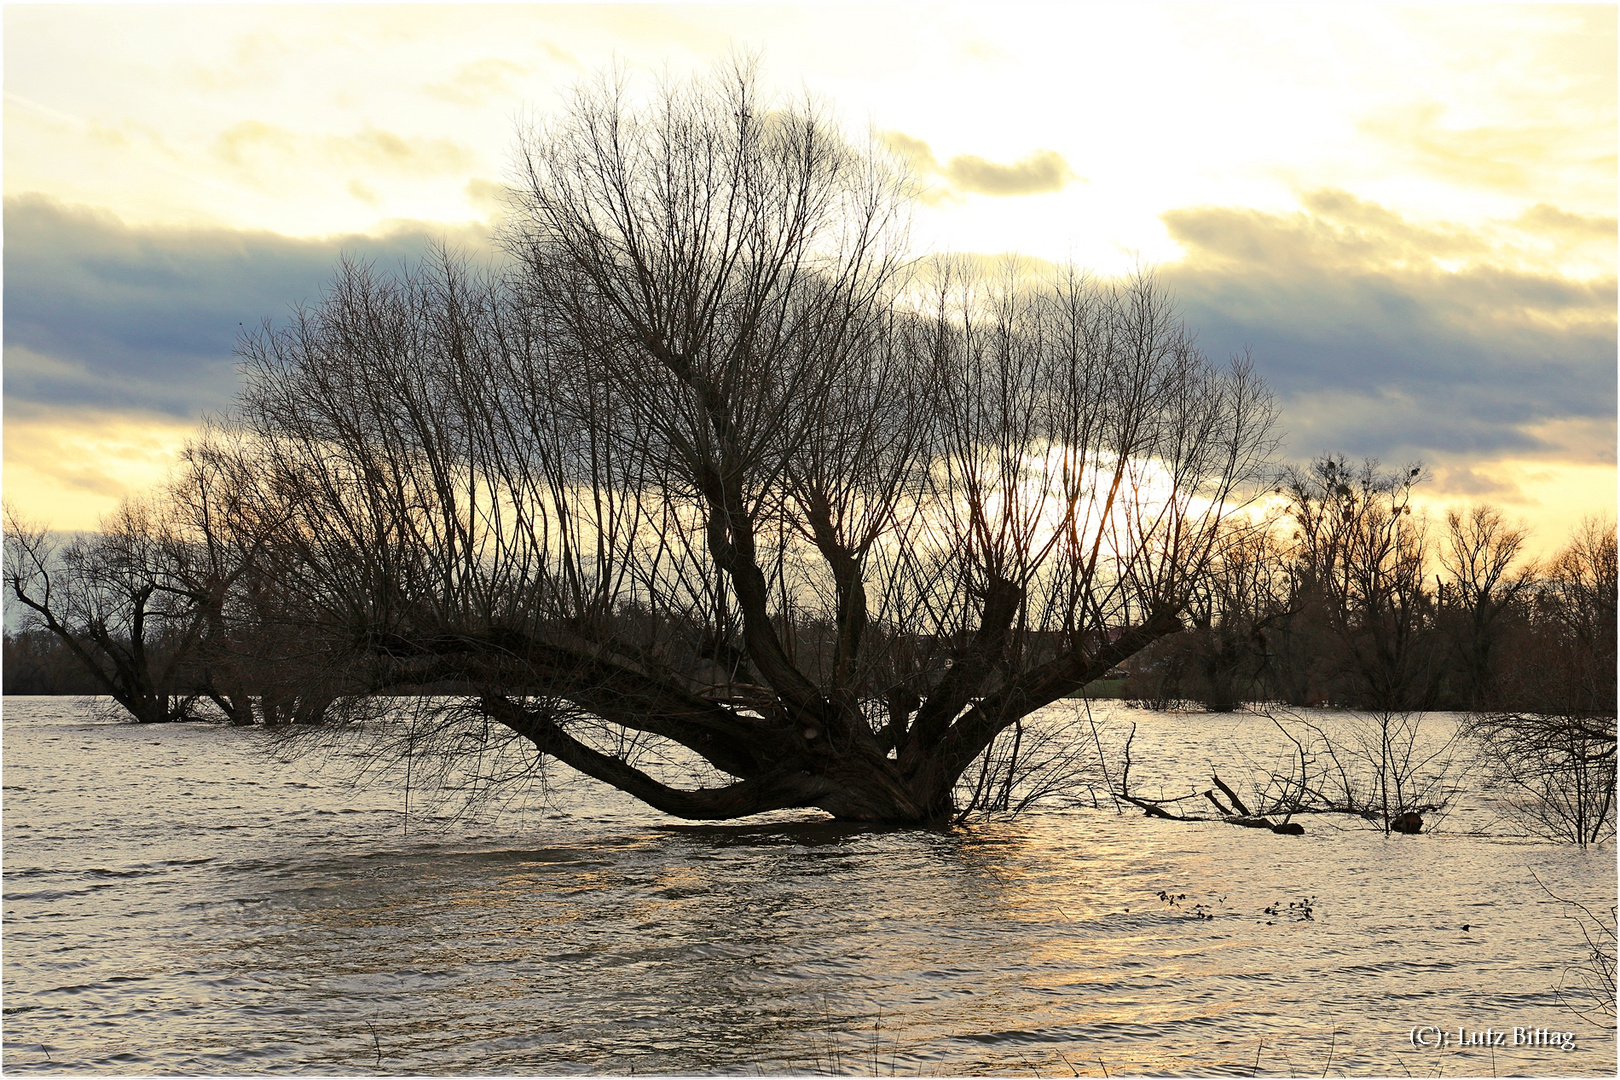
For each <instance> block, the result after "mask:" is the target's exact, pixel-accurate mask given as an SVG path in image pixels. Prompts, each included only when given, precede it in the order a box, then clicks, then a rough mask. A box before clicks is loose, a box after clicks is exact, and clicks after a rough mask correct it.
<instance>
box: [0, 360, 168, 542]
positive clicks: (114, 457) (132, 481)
mask: <svg viewBox="0 0 1620 1080" xmlns="http://www.w3.org/2000/svg"><path fill="white" fill-rule="evenodd" d="M7 367H8V369H9V367H10V362H9V359H8V361H7ZM193 434H195V425H194V424H192V423H190V422H188V421H178V420H176V419H174V418H173V417H170V416H165V415H162V414H154V413H148V412H143V411H141V410H113V409H85V408H82V407H75V408H56V407H49V406H38V405H33V404H29V403H19V402H14V401H12V400H11V399H10V398H9V397H8V398H7V401H6V429H5V489H6V502H7V503H8V504H9V505H11V506H13V507H16V508H17V509H18V510H19V511H20V512H21V513H23V514H24V516H25V517H30V518H39V519H42V521H43V523H45V524H48V525H49V526H51V527H52V528H56V529H67V530H79V529H94V528H95V527H96V523H97V520H98V519H99V518H101V517H102V516H103V515H104V514H107V513H109V512H110V511H112V510H113V509H114V508H115V507H116V506H117V505H118V500H119V499H120V498H122V497H123V496H124V495H125V494H126V493H128V492H132V491H141V490H145V489H149V488H151V487H153V486H154V485H156V484H158V483H159V482H161V481H162V480H163V478H164V477H165V476H166V475H167V474H168V472H169V470H170V469H172V468H173V467H174V465H175V464H176V462H177V461H178V460H179V454H180V449H181V447H182V446H183V445H184V443H185V440H186V439H187V438H189V437H190V436H192V435H193Z"/></svg>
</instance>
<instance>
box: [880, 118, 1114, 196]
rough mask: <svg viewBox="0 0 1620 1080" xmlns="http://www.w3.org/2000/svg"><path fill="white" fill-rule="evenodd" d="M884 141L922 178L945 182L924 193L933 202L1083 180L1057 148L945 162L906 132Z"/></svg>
mask: <svg viewBox="0 0 1620 1080" xmlns="http://www.w3.org/2000/svg"><path fill="white" fill-rule="evenodd" d="M883 141H884V142H885V143H886V144H887V145H888V146H889V149H890V150H892V151H893V152H894V153H895V154H897V155H898V156H899V157H900V158H901V159H902V160H904V161H906V162H907V163H908V164H909V165H910V166H911V167H912V169H913V170H915V172H916V173H917V175H918V177H919V178H921V179H937V180H943V181H944V183H943V184H942V185H941V186H939V187H935V188H932V189H930V190H928V191H925V192H924V193H923V196H922V198H923V201H924V202H927V203H932V204H937V203H941V202H956V201H960V200H961V198H962V196H964V195H967V194H975V195H990V196H997V197H1006V196H1016V195H1045V194H1048V193H1050V192H1054V191H1062V190H1063V189H1064V188H1065V187H1067V186H1068V185H1069V184H1070V183H1071V182H1072V181H1075V180H1080V179H1082V177H1080V176H1078V175H1077V174H1076V173H1075V171H1074V170H1073V169H1071V168H1070V167H1069V163H1068V162H1067V161H1065V160H1064V159H1063V155H1061V154H1059V153H1058V152H1057V151H1055V150H1036V151H1034V152H1033V153H1030V154H1027V155H1025V156H1024V157H1022V158H1020V159H1019V160H1017V161H1015V162H1013V163H1012V164H1011V165H1003V164H1000V163H999V162H994V161H990V160H988V159H986V158H982V157H979V156H977V155H976V154H958V155H957V156H955V157H953V158H951V159H950V160H949V161H947V162H945V163H944V164H943V165H941V164H940V162H939V159H938V158H937V157H935V156H934V151H933V149H932V148H931V147H930V146H929V145H928V144H927V143H926V142H924V141H923V140H922V139H919V138H916V137H915V136H912V135H907V134H906V133H905V132H903V131H887V132H884V133H883Z"/></svg>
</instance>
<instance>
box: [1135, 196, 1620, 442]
mask: <svg viewBox="0 0 1620 1080" xmlns="http://www.w3.org/2000/svg"><path fill="white" fill-rule="evenodd" d="M1301 201H1302V203H1303V209H1302V210H1301V211H1299V212H1297V213H1293V214H1271V213H1265V212H1262V211H1258V210H1252V209H1245V208H1233V207H1192V208H1184V209H1179V210H1175V211H1172V212H1170V213H1167V214H1165V215H1163V220H1164V223H1165V225H1166V227H1167V228H1168V230H1169V232H1170V234H1171V236H1172V237H1173V238H1174V239H1175V240H1176V241H1177V242H1178V243H1180V244H1181V245H1182V247H1183V248H1184V249H1185V250H1186V252H1187V256H1186V258H1185V260H1184V261H1182V262H1180V263H1177V264H1174V265H1172V266H1169V267H1166V268H1165V270H1164V272H1163V276H1164V278H1165V280H1166V282H1167V284H1169V285H1170V286H1171V288H1172V289H1173V290H1174V291H1175V292H1176V293H1177V294H1178V296H1179V298H1180V300H1181V303H1182V307H1183V310H1184V312H1185V313H1186V315H1187V317H1188V322H1189V324H1190V325H1191V326H1193V327H1195V328H1196V329H1197V330H1198V331H1199V333H1200V342H1201V344H1202V345H1203V346H1204V347H1205V348H1206V350H1208V351H1209V352H1211V353H1213V354H1216V355H1224V354H1226V353H1229V352H1240V351H1243V350H1244V349H1245V348H1248V349H1251V350H1252V353H1253V355H1254V358H1255V361H1256V364H1257V366H1258V367H1259V368H1260V370H1261V372H1262V373H1263V374H1264V375H1265V376H1266V378H1267V379H1268V381H1269V382H1270V383H1271V385H1272V386H1273V387H1274V388H1275V389H1276V390H1277V392H1278V394H1279V397H1280V398H1281V400H1282V404H1283V415H1284V421H1285V423H1286V425H1287V426H1288V427H1289V428H1290V429H1291V434H1292V437H1291V439H1290V449H1291V450H1292V452H1293V453H1295V454H1298V455H1300V456H1309V455H1313V454H1318V453H1322V452H1326V451H1340V452H1346V453H1350V454H1353V455H1362V454H1368V455H1373V456H1377V457H1380V458H1382V459H1384V460H1387V461H1400V460H1405V459H1406V458H1408V457H1419V456H1423V455H1425V454H1427V455H1431V456H1432V455H1434V454H1437V453H1438V454H1446V453H1456V454H1468V455H1500V454H1509V453H1511V454H1514V455H1517V456H1537V455H1553V456H1562V455H1567V454H1569V453H1572V452H1574V451H1572V449H1571V448H1570V447H1569V446H1566V445H1563V444H1562V443H1561V442H1560V441H1559V440H1556V439H1553V438H1550V437H1549V434H1548V432H1549V431H1551V430H1553V429H1555V428H1557V427H1558V426H1560V425H1567V424H1569V423H1572V422H1581V423H1588V422H1590V423H1597V424H1599V425H1601V426H1602V427H1603V428H1604V429H1605V430H1606V431H1607V437H1606V440H1600V441H1598V442H1597V443H1595V444H1593V443H1587V444H1584V445H1585V449H1584V450H1581V451H1579V453H1581V454H1582V455H1585V456H1587V457H1588V458H1589V457H1590V455H1591V454H1594V453H1596V454H1605V455H1606V456H1607V460H1609V461H1613V442H1614V419H1615V408H1616V385H1615V384H1616V378H1615V360H1614V358H1615V351H1616V319H1615V299H1616V287H1615V280H1614V277H1613V262H1612V242H1613V241H1612V234H1611V233H1609V232H1607V231H1606V230H1611V229H1612V221H1610V220H1608V219H1603V218H1584V217H1581V216H1580V215H1575V214H1569V213H1566V212H1565V211H1562V210H1559V209H1557V208H1556V207H1550V206H1538V207H1535V208H1533V209H1532V210H1531V211H1530V212H1528V213H1527V214H1525V215H1523V216H1521V217H1519V218H1518V219H1516V220H1514V221H1510V222H1498V223H1493V224H1491V225H1489V226H1488V227H1482V228H1480V229H1465V228H1461V227H1457V226H1453V225H1446V224H1420V223H1415V222H1412V221H1409V220H1407V219H1406V218H1404V217H1402V216H1401V215H1400V214H1398V213H1396V212H1394V211H1392V210H1390V209H1388V208H1387V207H1383V206H1380V205H1378V204H1375V203H1371V202H1366V201H1363V200H1360V199H1357V198H1355V197H1353V196H1351V195H1348V194H1346V193H1344V192H1340V191H1318V192H1312V193H1309V194H1307V195H1305V196H1304V197H1303V198H1302V200H1301ZM1572 235H1573V237H1574V240H1573V241H1571V239H1570V238H1571V236H1572ZM1592 235H1597V236H1599V237H1602V236H1605V235H1607V236H1609V239H1608V241H1607V243H1609V244H1610V248H1609V251H1610V253H1611V254H1610V258H1609V260H1608V264H1607V265H1608V267H1609V270H1608V273H1607V274H1606V275H1604V276H1601V277H1597V278H1582V277H1577V276H1573V275H1570V274H1566V273H1563V272H1561V271H1560V270H1559V269H1558V262H1559V258H1560V253H1561V252H1565V251H1566V250H1568V246H1569V244H1570V243H1571V242H1581V243H1583V242H1584V240H1583V239H1582V238H1589V237H1590V236H1592ZM1605 445H1606V446H1607V450H1606V451H1605V450H1602V449H1601V447H1603V446H1605Z"/></svg>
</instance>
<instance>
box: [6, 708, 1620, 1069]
mask: <svg viewBox="0 0 1620 1080" xmlns="http://www.w3.org/2000/svg"><path fill="white" fill-rule="evenodd" d="M1099 720H1100V722H1101V723H1102V725H1103V732H1104V740H1103V741H1104V745H1105V746H1108V747H1110V748H1112V747H1117V746H1118V744H1119V741H1120V738H1121V737H1122V732H1123V731H1124V730H1125V729H1126V728H1127V727H1128V724H1129V723H1130V722H1132V721H1134V722H1136V723H1137V724H1138V729H1137V735H1136V739H1135V742H1134V745H1133V755H1134V759H1135V760H1136V761H1137V763H1138V764H1137V765H1136V766H1134V769H1133V773H1132V775H1133V777H1134V778H1137V779H1138V780H1139V782H1140V783H1142V784H1147V785H1151V786H1153V787H1155V788H1157V787H1161V786H1162V787H1165V788H1168V789H1174V790H1177V791H1180V790H1188V789H1190V785H1192V784H1197V783H1205V784H1207V774H1208V769H1209V766H1210V765H1211V764H1215V765H1216V766H1217V767H1218V768H1220V769H1221V771H1222V774H1223V776H1228V774H1229V773H1230V774H1231V775H1245V774H1244V769H1245V767H1255V768H1262V769H1263V768H1265V767H1267V766H1268V764H1269V763H1270V761H1271V759H1272V758H1275V757H1277V755H1279V754H1283V753H1284V751H1285V750H1286V748H1287V744H1286V742H1281V741H1280V736H1278V735H1276V733H1275V729H1272V728H1269V726H1268V725H1266V724H1265V723H1263V722H1262V721H1260V720H1258V719H1257V718H1255V717H1251V716H1244V715H1241V714H1240V715H1236V716H1204V715H1181V716H1172V715H1164V714H1150V713H1143V712H1137V711H1135V710H1129V709H1127V708H1125V707H1124V706H1113V705H1111V706H1108V707H1107V709H1106V711H1104V712H1102V713H1099ZM1440 720H1441V721H1444V718H1440ZM3 730H4V755H5V756H4V784H5V793H4V845H5V847H4V860H5V864H4V880H5V938H4V990H5V995H4V1009H5V1018H4V1056H3V1064H4V1067H5V1069H6V1070H7V1071H8V1072H17V1073H22V1072H53V1071H54V1072H73V1073H84V1072H106V1073H124V1074H128V1073H142V1074H147V1073H216V1074H217V1073H223V1074H239V1073H256V1072H272V1071H273V1072H306V1073H314V1072H319V1073H334V1072H340V1073H368V1072H377V1073H572V1072H609V1073H631V1072H660V1073H690V1072H701V1071H737V1072H747V1073H756V1072H761V1071H763V1072H767V1073H768V1072H780V1071H791V1072H807V1071H841V1072H858V1073H873V1072H877V1073H882V1074H891V1073H900V1074H907V1075H911V1074H917V1073H922V1074H945V1073H1019V1074H1032V1073H1041V1074H1047V1075H1060V1076H1071V1075H1075V1074H1081V1075H1094V1076H1101V1075H1102V1074H1103V1071H1104V1069H1106V1070H1107V1071H1108V1072H1109V1073H1110V1074H1113V1075H1115V1076H1118V1075H1120V1074H1143V1073H1152V1074H1164V1075H1175V1074H1206V1075H1207V1074H1230V1075H1249V1074H1250V1073H1251V1072H1258V1073H1260V1074H1265V1073H1292V1074H1310V1075H1320V1074H1321V1073H1322V1072H1323V1071H1324V1070H1326V1071H1327V1072H1329V1073H1331V1074H1363V1075H1366V1074H1379V1075H1405V1074H1406V1073H1407V1072H1410V1074H1411V1075H1413V1076H1436V1075H1445V1076H1459V1075H1484V1076H1489V1075H1493V1074H1495V1075H1510V1074H1514V1073H1518V1074H1530V1075H1612V1074H1613V1073H1614V1070H1615V1044H1614V1039H1613V1034H1612V1031H1607V1030H1605V1029H1603V1028H1600V1027H1597V1026H1594V1025H1592V1024H1589V1023H1586V1022H1584V1021H1582V1020H1581V1019H1580V1018H1579V1017H1578V1016H1576V1015H1575V1014H1574V1013H1573V1012H1572V1011H1571V1009H1570V1008H1569V1007H1568V1006H1567V1005H1566V1004H1565V1002H1564V1001H1563V1000H1561V998H1560V994H1559V988H1560V986H1561V985H1565V986H1566V987H1568V986H1571V985H1573V984H1572V982H1571V980H1572V979H1578V977H1579V976H1580V974H1581V972H1582V970H1583V967H1582V965H1583V963H1584V961H1585V946H1584V943H1583V940H1582V937H1581V934H1580V930H1579V926H1578V925H1577V923H1576V922H1575V921H1573V920H1572V919H1570V918H1569V917H1567V916H1568V915H1569V914H1570V911H1571V909H1569V908H1568V907H1567V906H1566V905H1563V904H1560V903H1558V902H1556V901H1555V900H1553V899H1552V898H1551V897H1549V895H1548V894H1547V892H1545V891H1544V890H1543V889H1542V887H1541V886H1540V885H1538V883H1537V878H1539V879H1540V881H1541V882H1542V883H1545V885H1546V887H1547V889H1550V890H1551V891H1552V892H1554V893H1556V894H1557V895H1559V896H1561V897H1566V898H1569V899H1576V900H1581V901H1584V902H1585V903H1586V904H1587V905H1588V906H1589V907H1591V908H1592V909H1593V910H1594V911H1599V910H1601V911H1604V912H1606V911H1607V910H1608V907H1609V906H1610V905H1612V904H1613V903H1614V902H1615V891H1616V884H1615V864H1614V856H1613V854H1612V852H1610V851H1607V850H1605V851H1595V852H1590V853H1582V852H1579V851H1577V850H1574V849H1571V848H1568V847H1561V846H1556V845H1552V844H1547V843H1541V842H1535V841H1531V840H1527V839H1525V838H1523V837H1512V836H1507V835H1503V834H1504V833H1506V832H1508V831H1509V830H1507V829H1506V828H1505V827H1504V826H1503V823H1502V822H1501V821H1500V819H1499V818H1498V817H1497V815H1496V814H1495V812H1494V810H1493V809H1492V806H1491V804H1490V803H1489V800H1488V799H1486V798H1485V797H1483V796H1482V795H1480V794H1478V793H1469V792H1465V793H1464V795H1463V796H1462V797H1461V798H1460V799H1459V800H1458V804H1457V807H1456V809H1455V810H1454V812H1453V813H1452V815H1451V816H1450V817H1449V818H1447V819H1446V820H1445V821H1444V822H1442V823H1441V826H1442V828H1441V831H1440V832H1438V833H1436V834H1433V835H1421V836H1411V837H1402V836H1395V837H1385V836H1383V835H1382V834H1381V833H1377V832H1374V831H1372V830H1371V829H1370V828H1368V827H1366V826H1365V825H1363V824H1361V823H1359V822H1330V821H1324V820H1316V819H1312V820H1309V821H1307V823H1306V827H1307V830H1308V831H1307V834H1306V835H1305V836H1302V837H1282V836H1275V835H1272V834H1270V833H1264V832H1260V831H1257V830H1249V829H1239V828H1232V827H1230V826H1225V825H1220V824H1201V825H1195V824H1180V823H1173V822H1163V821H1158V820H1153V819H1149V818H1145V817H1143V816H1141V815H1139V814H1137V813H1135V812H1131V813H1129V814H1119V813H1116V812H1115V811H1114V810H1113V809H1112V808H1111V807H1109V806H1107V805H1106V804H1104V805H1102V806H1101V807H1100V808H1096V809H1093V808H1092V807H1091V806H1090V805H1089V802H1085V803H1083V804H1081V805H1071V806H1069V807H1067V808H1062V809H1056V810H1047V811H1040V812H1032V813H1029V814H1026V815H1024V816H1021V817H1019V818H1016V819H1013V820H1002V821H993V822H988V823H983V824H978V825H974V826H971V827H966V828H962V829H959V830H957V831H954V832H951V833H937V832H924V831H888V832H875V831H869V830H860V829H852V828H847V827H842V826H838V825H835V824H830V823H825V822H814V821H806V820H803V819H805V818H809V817H813V816H814V815H809V814H777V815H771V816H770V817H768V818H766V819H762V820H756V821H750V822H747V823H742V824H737V825H732V826H701V827H695V826H691V825H683V824H680V823H678V822H675V821H674V820H673V819H668V818H665V817H663V816H662V815H659V814H657V813H656V812H654V811H651V810H648V809H646V808H644V807H641V806H640V805H639V804H636V803H634V802H632V801H630V800H627V799H624V798H622V797H620V796H618V795H617V794H615V793H612V792H606V791H604V790H602V789H601V788H600V787H597V786H595V785H591V784H589V783H587V782H579V783H574V784H569V783H563V784H561V785H559V786H558V787H557V788H556V789H555V790H554V792H553V793H552V795H551V796H550V798H549V801H547V800H529V801H528V802H527V803H526V805H524V806H521V807H517V808H509V809H507V810H506V811H505V812H503V813H499V814H492V813H486V814H484V815H483V816H481V817H466V816H461V817H453V818H452V817H449V816H446V812H447V811H448V809H449V808H450V807H449V804H442V803H441V804H437V805H434V804H428V805H427V806H426V807H425V808H424V806H423V804H422V800H421V795H420V793H419V792H413V793H412V794H411V803H410V812H409V814H407V813H406V800H405V790H404V786H403V783H402V781H400V780H398V779H396V780H395V781H393V782H388V783H382V784H378V785H373V786H371V787H367V788H361V789H355V788H352V787H350V786H348V785H347V784H346V783H345V782H344V780H343V779H342V777H341V776H340V775H339V773H338V771H337V770H334V769H332V768H319V767H317V763H315V762H312V761H306V762H294V763H285V762H279V761H275V760H272V759H270V758H268V757H266V756H265V755H264V753H263V752H262V750H261V749H260V748H259V746H258V743H257V742H256V740H255V738H254V736H253V734H252V733H248V732H242V731H235V730H231V729H227V728H218V727H211V726H205V725H196V724H187V725H173V726H165V727H160V728H142V727H136V726H134V725H128V724H120V723H109V722H106V721H105V720H102V719H99V718H97V716H96V715H95V710H94V709H93V708H91V703H90V702H87V701H85V700H83V699H63V698H33V699H30V698H7V699H6V700H5V711H4V726H3ZM1178 785H1179V787H1178ZM435 815H437V818H438V819H437V820H435ZM1161 892H1162V893H1166V894H1168V896H1169V899H1168V900H1166V899H1163V898H1161V897H1160V896H1159V895H1158V894H1160V893H1161ZM1267 909H1270V911H1269V912H1268V910H1267ZM1307 912H1308V915H1309V917H1306V914H1307ZM1464 924H1467V926H1468V929H1466V930H1464V929H1463V926H1464ZM1420 1026H1421V1027H1425V1028H1434V1029H1438V1030H1441V1031H1445V1032H1448V1033H1450V1034H1451V1037H1452V1038H1454V1037H1455V1033H1456V1031H1457V1030H1458V1029H1459V1028H1460V1029H1462V1030H1463V1031H1464V1033H1465V1034H1467V1033H1474V1032H1483V1031H1484V1030H1485V1029H1486V1028H1487V1027H1489V1028H1491V1029H1493V1030H1495V1031H1503V1032H1506V1033H1507V1038H1506V1039H1505V1040H1504V1045H1502V1046H1497V1047H1490V1046H1480V1047H1462V1048H1458V1047H1446V1048H1439V1049H1436V1048H1431V1047H1414V1046H1413V1044H1412V1031H1413V1029H1414V1028H1417V1027H1420ZM1514 1027H1519V1028H1525V1029H1532V1030H1533V1029H1537V1028H1541V1029H1553V1030H1557V1031H1560V1032H1572V1033H1574V1036H1575V1048H1574V1049H1573V1050H1569V1051H1563V1050H1558V1049H1553V1048H1549V1047H1545V1046H1541V1047H1519V1048H1517V1049H1515V1048H1514V1047H1513V1046H1512V1045H1511V1040H1512V1029H1513V1028H1514ZM1423 1038H1424V1039H1425V1041H1432V1036H1430V1035H1428V1034H1424V1036H1423Z"/></svg>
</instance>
